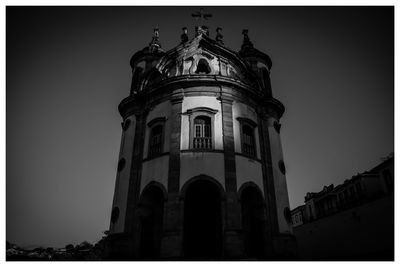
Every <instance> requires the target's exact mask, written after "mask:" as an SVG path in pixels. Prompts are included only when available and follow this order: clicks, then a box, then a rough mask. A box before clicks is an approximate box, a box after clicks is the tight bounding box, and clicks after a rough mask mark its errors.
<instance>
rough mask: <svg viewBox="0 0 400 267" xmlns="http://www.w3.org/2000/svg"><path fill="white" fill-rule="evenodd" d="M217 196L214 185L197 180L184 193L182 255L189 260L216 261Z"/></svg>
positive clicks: (219, 239) (218, 234) (218, 249)
mask: <svg viewBox="0 0 400 267" xmlns="http://www.w3.org/2000/svg"><path fill="white" fill-rule="evenodd" d="M221 217H222V216H221V194H220V189H219V188H218V186H217V185H215V184H214V183H212V182H210V181H207V180H198V181H195V182H193V183H192V184H190V185H189V187H188V188H187V190H186V193H185V208H184V253H185V258H189V259H216V258H219V257H220V256H221V251H222V222H221Z"/></svg>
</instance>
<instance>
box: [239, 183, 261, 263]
mask: <svg viewBox="0 0 400 267" xmlns="http://www.w3.org/2000/svg"><path fill="white" fill-rule="evenodd" d="M241 206H242V207H241V208H242V228H243V238H244V244H245V253H246V255H247V257H250V258H261V257H263V256H264V234H265V227H264V224H265V209H264V204H263V197H262V194H261V192H260V190H258V189H257V188H256V187H253V186H248V187H246V188H244V189H243V191H242V192H241Z"/></svg>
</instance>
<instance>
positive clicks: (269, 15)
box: [6, 7, 394, 247]
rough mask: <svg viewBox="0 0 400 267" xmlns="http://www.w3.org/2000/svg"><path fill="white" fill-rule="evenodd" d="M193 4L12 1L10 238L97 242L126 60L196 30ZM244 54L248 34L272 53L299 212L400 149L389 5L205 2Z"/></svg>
mask: <svg viewBox="0 0 400 267" xmlns="http://www.w3.org/2000/svg"><path fill="white" fill-rule="evenodd" d="M197 10H198V8H196V7H102V8H95V7H88V8H84V7H80V8H72V7H58V8H43V7H31V8H23V7H8V8H7V10H6V78H7V80H6V112H7V115H6V127H7V128H6V135H7V137H6V238H7V240H9V241H11V242H15V243H17V244H20V245H44V246H60V247H61V246H65V245H66V244H68V243H74V244H76V243H80V242H82V241H84V240H87V241H89V242H95V241H97V240H98V239H99V238H100V237H101V233H102V231H104V230H107V229H108V227H109V221H110V210H111V204H112V197H113V193H114V185H115V177H116V167H117V160H118V152H119V145H120V138H121V126H120V122H121V117H120V115H119V113H118V111H117V106H118V104H119V102H120V101H121V100H122V99H123V98H124V97H126V96H127V95H128V94H129V88H130V79H131V69H130V66H129V59H130V57H131V56H132V54H133V53H135V52H136V51H138V50H139V49H142V48H143V47H145V46H146V45H147V44H148V43H149V41H150V40H151V36H152V32H153V28H154V27H155V26H156V25H158V26H159V28H160V40H161V43H162V47H163V48H164V49H165V50H169V49H172V48H173V47H175V46H176V45H177V44H178V43H179V42H180V39H179V38H180V37H179V36H180V34H181V28H182V27H183V26H187V27H188V29H189V35H190V38H192V37H193V32H194V26H195V24H196V23H195V21H194V20H193V19H192V18H191V16H190V14H191V13H192V12H194V11H197ZM206 11H208V12H211V13H212V14H213V18H212V19H211V20H210V21H209V22H208V25H209V26H210V28H211V36H212V37H214V36H215V28H216V27H218V26H219V27H222V28H223V35H224V41H225V43H226V46H228V47H230V48H231V49H233V50H236V51H238V50H239V49H240V45H241V42H242V35H241V31H242V29H243V28H248V29H249V36H250V38H251V40H252V42H253V43H254V45H255V47H256V48H258V49H259V50H261V51H263V52H265V53H267V54H268V55H270V57H271V58H272V61H273V67H272V73H271V80H272V89H273V94H274V96H275V97H276V98H278V99H279V100H280V101H282V102H283V104H284V105H285V106H286V113H285V114H284V116H283V118H282V120H281V122H282V130H281V138H282V145H283V151H284V157H285V162H286V168H287V182H288V191H289V198H290V204H291V208H295V207H296V206H298V205H300V204H302V203H303V200H304V195H305V194H306V193H307V192H309V191H320V190H321V189H322V187H323V186H324V185H329V184H331V183H333V184H334V185H337V184H340V183H342V182H343V181H344V180H345V179H347V178H350V177H351V176H352V175H354V174H356V173H357V172H363V171H365V170H368V169H370V168H372V167H373V166H375V165H376V164H378V163H379V162H380V158H381V157H384V156H387V155H388V154H389V153H390V152H393V150H394V148H393V138H394V136H393V131H394V126H393V124H394V123H393V120H394V90H393V79H394V77H393V64H394V56H393V51H394V45H393V43H394V39H393V35H394V25H393V23H394V9H393V8H392V7H385V8H382V7H370V8H363V7H357V8H353V7H345V8H340V7H318V8H315V7H314V8H313V7H209V8H206Z"/></svg>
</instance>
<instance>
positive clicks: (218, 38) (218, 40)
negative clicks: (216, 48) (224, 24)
mask: <svg viewBox="0 0 400 267" xmlns="http://www.w3.org/2000/svg"><path fill="white" fill-rule="evenodd" d="M216 31H217V36H216V37H215V40H216V41H217V43H219V44H221V45H224V41H222V39H223V38H224V36H223V35H222V28H221V27H218V28H217V30H216Z"/></svg>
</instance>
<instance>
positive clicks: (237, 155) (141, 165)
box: [107, 11, 295, 260]
mask: <svg viewBox="0 0 400 267" xmlns="http://www.w3.org/2000/svg"><path fill="white" fill-rule="evenodd" d="M194 15H195V16H200V18H202V19H206V18H209V17H210V15H209V14H204V13H203V12H202V11H201V12H198V14H197V13H196V14H194ZM130 65H131V67H132V86H131V91H130V94H129V96H128V97H127V98H125V99H123V100H122V102H121V103H120V105H119V107H118V109H119V112H120V114H121V116H122V120H123V122H122V140H121V148H120V154H119V161H118V170H117V178H116V184H115V193H114V200H113V206H112V212H111V223H110V235H109V236H108V238H107V256H108V257H109V258H110V259H133V260H135V259H145V260H146V259H149V260H155V259H164V260H179V259H184V260H235V259H249V258H250V259H289V258H291V257H293V256H294V255H295V240H294V236H293V234H292V228H291V224H290V218H291V216H290V208H289V200H288V193H287V186H286V177H285V164H284V161H283V154H282V148H281V141H280V134H279V133H280V127H281V124H280V118H281V117H282V115H283V113H284V106H283V104H282V103H281V102H279V101H278V100H277V99H275V98H274V97H273V96H272V90H271V82H270V71H271V67H272V62H271V59H270V58H269V56H268V55H266V54H264V53H263V52H261V51H259V50H257V49H256V48H254V45H253V44H252V42H251V41H250V38H249V36H248V30H244V31H243V44H242V47H241V50H240V51H239V52H235V51H232V50H231V49H229V48H227V47H225V46H224V42H223V35H222V29H221V28H217V29H216V34H215V40H214V39H212V38H211V37H210V33H209V28H208V27H205V26H198V27H196V30H195V32H194V34H193V36H192V37H189V35H188V30H187V28H186V27H185V28H183V32H182V34H181V41H180V44H179V45H177V46H176V47H174V48H172V49H171V50H168V51H164V50H163V49H162V46H161V42H160V34H159V29H158V28H156V29H154V33H153V37H152V40H151V42H150V44H149V45H148V46H147V47H145V48H144V49H142V50H141V51H138V52H137V53H135V54H134V55H133V56H132V58H131V60H130Z"/></svg>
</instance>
